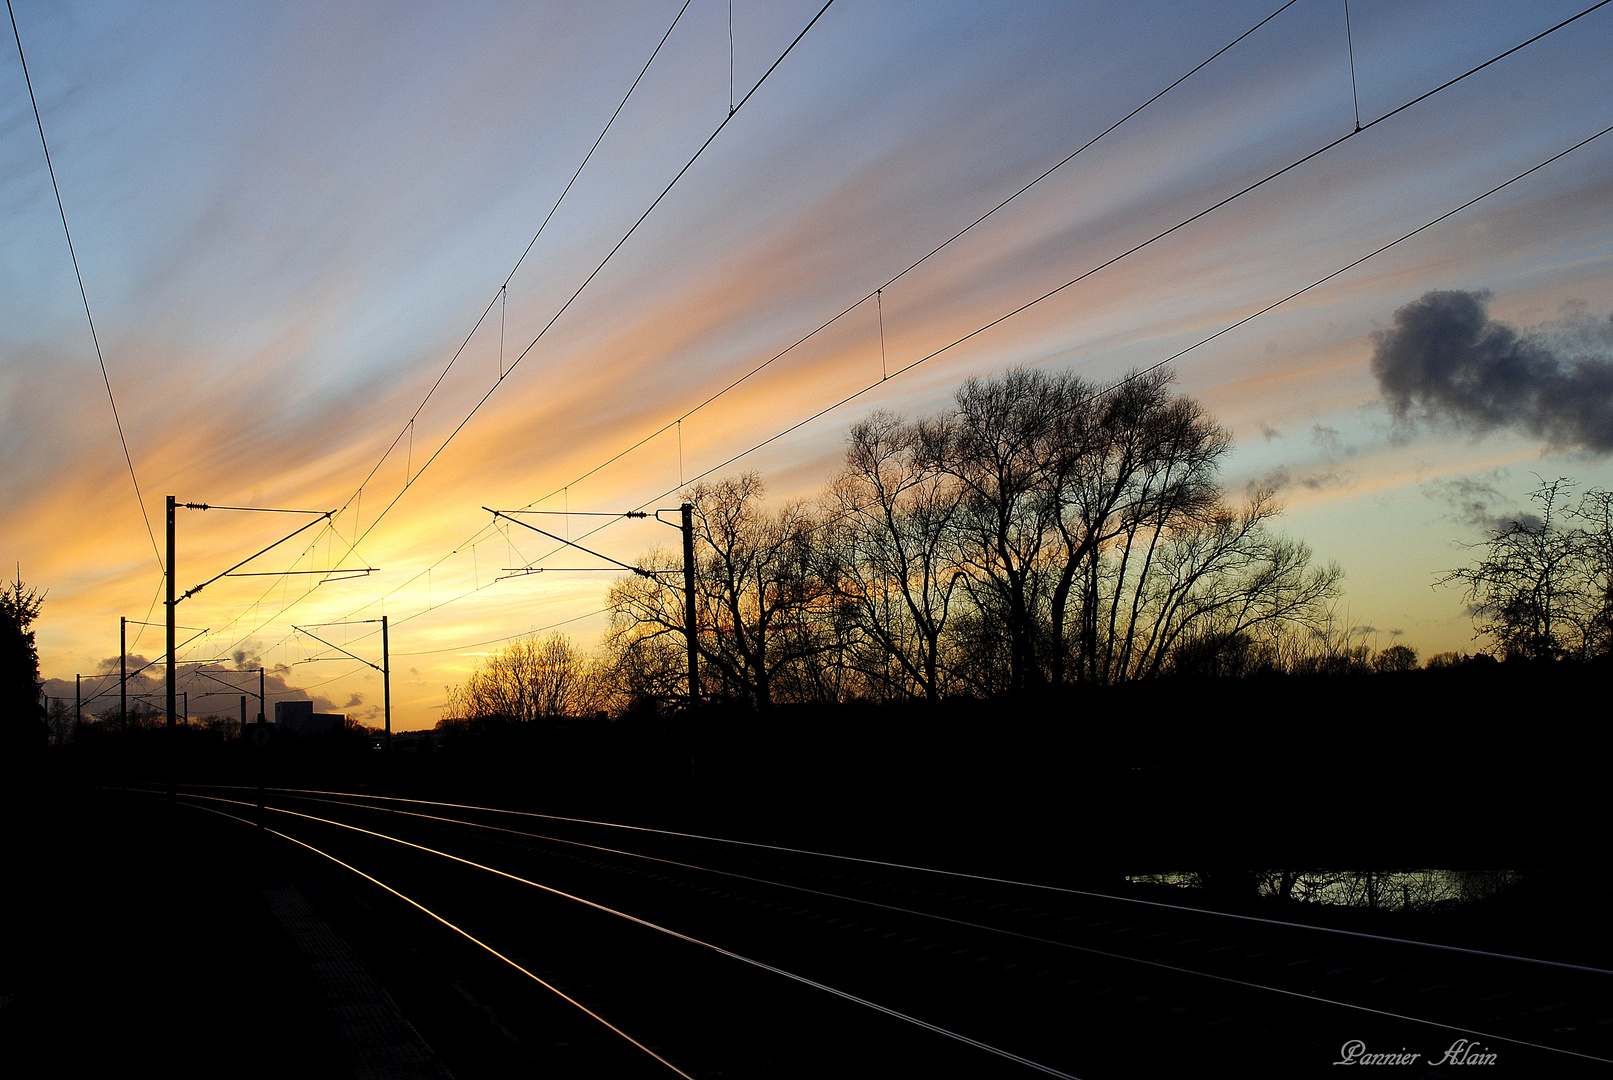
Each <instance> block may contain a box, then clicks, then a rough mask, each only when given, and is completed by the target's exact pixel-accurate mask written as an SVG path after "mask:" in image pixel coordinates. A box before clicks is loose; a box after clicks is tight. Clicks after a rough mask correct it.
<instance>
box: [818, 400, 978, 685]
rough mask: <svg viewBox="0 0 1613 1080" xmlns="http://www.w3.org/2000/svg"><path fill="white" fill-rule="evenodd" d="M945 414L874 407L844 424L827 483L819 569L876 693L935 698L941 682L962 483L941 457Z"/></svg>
mask: <svg viewBox="0 0 1613 1080" xmlns="http://www.w3.org/2000/svg"><path fill="white" fill-rule="evenodd" d="M951 436H952V431H951V428H950V425H949V424H948V422H947V419H946V418H941V419H938V420H933V421H921V422H919V423H915V424H907V423H903V422H902V421H901V420H900V419H899V418H898V417H896V416H894V415H892V414H890V413H884V412H881V413H876V414H875V415H874V416H872V417H870V418H869V419H868V420H865V421H863V422H862V423H860V424H858V425H857V426H856V427H854V428H853V429H852V431H851V438H850V444H851V445H850V446H849V447H848V448H847V450H846V465H845V469H844V471H843V472H842V473H841V474H840V475H839V476H838V477H836V478H835V480H834V482H833V483H832V484H831V485H830V489H829V497H828V503H829V507H830V520H831V521H832V522H834V523H835V524H834V528H833V530H832V532H831V533H830V535H829V537H828V538H826V542H825V544H824V545H823V550H825V551H832V552H834V553H835V554H836V556H837V559H836V562H835V563H834V565H833V568H832V571H831V572H829V573H826V574H825V575H824V576H825V578H826V579H827V580H829V581H832V582H833V583H834V585H835V587H836V590H837V592H838V594H839V596H840V598H841V599H842V601H843V603H844V605H845V614H846V616H847V618H849V619H850V621H851V622H852V624H853V626H854V627H855V629H856V630H857V631H860V635H859V636H858V637H857V638H856V640H855V642H854V643H853V644H852V645H851V647H850V648H848V651H847V662H848V663H850V664H852V665H853V666H855V667H856V668H857V670H858V672H859V673H860V674H861V675H862V677H863V678H864V680H865V681H866V682H867V683H868V685H869V687H870V688H871V689H873V690H874V691H875V692H876V694H878V695H879V696H896V697H922V698H925V699H926V700H929V701H936V700H938V699H939V698H940V697H941V696H942V695H943V694H944V693H945V692H946V691H947V689H948V681H949V680H948V672H947V670H946V667H945V665H944V663H943V658H942V650H943V635H944V634H945V632H946V629H947V622H948V619H949V618H950V616H951V614H952V612H953V610H954V605H953V598H954V596H955V595H956V593H957V590H958V585H959V582H960V581H961V580H962V578H963V577H964V576H965V575H964V573H963V571H962V570H960V569H958V557H959V553H958V550H957V536H956V522H957V517H958V510H959V505H960V501H961V499H962V492H963V489H962V486H961V485H960V484H959V483H958V481H957V479H956V478H955V477H954V476H952V475H951V474H949V473H948V472H947V470H946V467H945V457H946V453H947V443H948V440H949V439H950V438H951Z"/></svg>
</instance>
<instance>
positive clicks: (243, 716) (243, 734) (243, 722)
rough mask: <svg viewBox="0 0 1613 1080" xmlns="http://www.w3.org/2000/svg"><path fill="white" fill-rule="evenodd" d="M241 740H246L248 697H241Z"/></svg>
mask: <svg viewBox="0 0 1613 1080" xmlns="http://www.w3.org/2000/svg"><path fill="white" fill-rule="evenodd" d="M241 738H243V739H245V738H246V695H245V694H242V695H241Z"/></svg>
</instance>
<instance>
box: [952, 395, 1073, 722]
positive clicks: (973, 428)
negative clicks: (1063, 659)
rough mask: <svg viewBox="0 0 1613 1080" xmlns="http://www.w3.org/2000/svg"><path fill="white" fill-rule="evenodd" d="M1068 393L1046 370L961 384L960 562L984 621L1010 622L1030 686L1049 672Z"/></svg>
mask: <svg viewBox="0 0 1613 1080" xmlns="http://www.w3.org/2000/svg"><path fill="white" fill-rule="evenodd" d="M1067 398H1068V394H1067V393H1066V389H1065V386H1064V384H1063V383H1061V382H1060V381H1058V380H1055V379H1053V378H1051V377H1050V376H1048V375H1046V374H1045V373H1043V372H1039V371H1029V370H1023V369H1022V370H1017V371H1010V372H1008V373H1007V374H1006V375H1004V376H1002V377H1001V378H997V379H989V380H987V379H970V380H969V381H968V382H967V383H965V384H964V385H963V386H962V387H961V388H960V389H959V390H958V392H957V395H956V403H955V407H954V409H953V413H952V416H953V433H952V437H951V438H950V439H948V441H947V454H946V458H945V461H946V467H947V471H948V472H949V473H951V475H952V476H954V477H955V478H956V479H957V481H958V483H959V485H960V487H961V498H960V500H959V504H958V513H957V516H956V521H957V536H958V547H959V561H960V564H961V566H962V568H963V569H964V570H965V571H966V572H967V574H968V576H967V577H966V578H965V579H964V580H965V584H966V586H967V588H968V590H969V595H970V599H971V601H972V602H973V604H974V606H975V608H976V609H977V611H978V612H979V613H980V616H981V618H982V621H983V622H987V623H994V624H996V625H997V626H999V627H1000V628H1001V632H1002V634H1003V636H1004V638H1005V640H1006V645H1007V653H1008V668H1009V670H1008V677H1007V688H1008V689H1009V690H1010V691H1013V692H1023V691H1025V690H1027V689H1030V688H1032V687H1034V686H1038V685H1040V684H1041V683H1042V682H1043V681H1044V678H1045V673H1044V671H1043V668H1042V664H1041V655H1042V651H1043V649H1042V647H1041V646H1042V645H1043V641H1044V639H1045V636H1046V635H1045V633H1044V632H1043V625H1044V624H1043V621H1042V615H1043V612H1044V611H1045V608H1046V605H1047V600H1048V591H1049V581H1048V573H1047V571H1048V560H1047V555H1048V548H1049V543H1050V539H1051V536H1052V535H1053V533H1054V532H1055V530H1056V529H1057V526H1058V522H1059V517H1060V511H1061V507H1060V506H1059V504H1058V501H1057V497H1056V495H1057V483H1056V478H1057V476H1058V475H1059V472H1060V470H1061V469H1062V468H1063V467H1064V463H1063V458H1065V457H1066V456H1068V454H1069V448H1068V447H1066V446H1064V445H1062V444H1061V442H1060V437H1061V435H1067V434H1068V429H1069V425H1067V424H1064V423H1062V422H1061V421H1062V419H1063V418H1062V417H1061V415H1060V414H1061V412H1062V411H1063V410H1064V409H1065V408H1066V404H1067Z"/></svg>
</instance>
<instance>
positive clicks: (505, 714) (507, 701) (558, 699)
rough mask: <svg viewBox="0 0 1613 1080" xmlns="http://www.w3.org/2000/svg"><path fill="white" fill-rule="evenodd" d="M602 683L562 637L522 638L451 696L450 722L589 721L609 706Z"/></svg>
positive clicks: (587, 662)
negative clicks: (575, 718) (572, 718)
mask: <svg viewBox="0 0 1613 1080" xmlns="http://www.w3.org/2000/svg"><path fill="white" fill-rule="evenodd" d="M604 704H605V696H604V687H603V685H602V681H601V679H600V677H599V675H598V673H596V671H595V670H594V668H593V665H592V664H591V663H590V661H589V660H588V658H587V657H586V656H585V655H583V654H582V653H581V652H579V651H578V650H577V649H576V648H575V647H573V646H572V644H571V640H570V639H569V638H567V637H566V635H564V634H561V633H555V634H551V635H550V636H548V637H546V638H538V637H535V636H533V637H524V638H518V639H516V640H515V641H512V642H511V643H510V644H508V645H506V646H505V647H504V648H502V649H500V650H498V651H497V652H495V653H493V655H491V656H489V657H488V658H487V660H486V661H485V662H483V664H482V665H481V666H480V667H478V668H477V669H476V670H475V671H473V672H471V674H470V677H469V678H467V679H466V680H465V682H464V683H463V684H461V685H459V686H457V687H454V688H453V689H451V690H450V691H449V692H448V709H447V713H446V716H445V719H448V720H466V721H483V722H485V721H498V720H504V721H512V722H515V723H531V722H533V721H536V720H548V719H556V718H559V717H565V716H586V715H589V714H591V713H595V712H598V711H599V710H600V709H602V708H603V707H604Z"/></svg>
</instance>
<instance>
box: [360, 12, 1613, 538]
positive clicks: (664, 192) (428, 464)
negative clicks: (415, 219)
mask: <svg viewBox="0 0 1613 1080" xmlns="http://www.w3.org/2000/svg"><path fill="white" fill-rule="evenodd" d="M1605 2H1613V0H1605ZM833 4H834V0H828V2H827V3H825V4H824V5H823V7H821V8H819V9H818V13H817V14H816V15H814V16H812V21H811V22H809V23H807V24H806V26H805V28H803V29H802V31H801V32H800V33H799V34H797V35H796V36H795V40H794V41H791V42H790V44H789V45H788V46H787V47H786V48H785V50H784V51H783V52H782V53H781V54H779V58H778V59H777V60H775V61H773V64H772V66H771V67H769V68H768V69H767V71H766V72H765V73H764V74H763V75H762V77H761V79H760V80H758V81H757V83H756V85H755V86H753V87H751V88H750V90H749V91H747V92H746V94H745V96H744V97H743V98H740V100H739V103H738V104H737V105H735V106H734V107H733V109H732V110H731V111H730V112H729V113H728V115H727V116H726V117H724V118H723V121H722V123H720V124H718V125H717V127H716V129H715V130H713V131H712V133H711V134H710V135H708V136H707V137H706V141H705V142H703V143H701V144H700V148H699V149H698V150H696V151H695V152H694V156H693V157H691V158H689V160H688V162H687V163H685V164H684V166H683V168H681V169H679V170H678V172H677V175H675V176H674V177H673V178H672V179H671V181H670V182H668V184H667V185H666V187H665V188H663V189H662V191H661V194H659V195H657V196H656V197H655V200H654V201H653V202H651V203H650V205H649V207H648V209H646V210H645V211H644V212H643V213H642V214H640V215H639V216H638V219H637V220H636V221H634V222H633V224H632V226H631V227H630V228H629V229H628V230H627V232H626V233H624V234H623V236H622V238H621V239H620V240H618V241H617V242H616V244H615V245H614V246H613V247H612V248H611V249H610V251H609V252H607V253H606V255H605V257H604V258H603V259H601V260H600V262H599V265H598V266H596V267H594V269H593V271H592V272H591V273H590V274H589V275H588V276H587V277H586V278H584V279H583V283H582V284H581V285H578V286H577V289H576V291H575V292H573V293H572V294H571V297H570V298H569V299H568V300H566V302H565V303H564V304H562V305H561V306H560V310H558V311H556V312H555V313H554V314H553V315H552V316H550V318H549V321H548V322H547V323H545V324H544V326H543V329H541V330H539V331H538V333H537V335H536V336H535V337H533V339H532V340H531V342H529V343H528V344H527V346H526V348H524V349H522V350H521V352H520V353H519V354H518V355H517V356H516V357H515V359H514V360H512V361H510V366H509V370H507V371H506V372H505V373H504V374H503V375H501V376H499V379H498V381H497V382H495V383H494V384H493V385H492V386H491V387H489V388H488V390H487V393H485V394H483V395H482V396H481V398H480V400H478V401H477V402H476V404H475V405H473V406H471V408H470V411H469V412H467V413H466V414H465V418H464V419H463V420H461V421H460V422H459V423H458V424H457V425H455V427H454V429H453V430H452V431H450V432H449V433H448V435H447V437H446V438H444V439H443V441H442V443H441V445H439V446H438V447H437V449H436V450H434V451H433V452H432V454H431V456H430V457H429V458H427V459H426V460H425V463H424V464H422V465H421V466H420V471H419V472H417V473H416V474H415V475H414V477H413V478H412V479H410V480H409V481H408V482H407V483H405V484H404V486H403V490H401V491H399V492H398V493H397V495H395V496H393V498H392V501H391V502H389V503H387V504H386V506H385V507H384V508H383V509H382V510H381V512H380V514H378V515H376V518H375V520H374V521H373V522H371V523H370V527H369V528H367V529H365V530H364V532H363V534H362V535H361V536H360V537H359V540H361V541H362V540H363V539H364V537H365V536H368V535H369V534H370V533H371V532H372V531H374V529H375V527H376V526H377V525H379V524H380V523H381V519H382V518H384V517H386V515H387V513H388V512H389V511H390V510H391V509H392V508H393V507H394V506H396V505H397V504H398V501H399V500H400V499H402V498H403V496H404V494H405V493H406V492H407V491H408V490H409V488H410V487H412V486H414V481H415V480H416V479H419V477H420V475H421V474H422V473H424V472H425V471H426V470H427V469H428V468H430V467H431V464H432V462H434V461H436V460H437V457H438V455H440V454H441V453H442V452H443V451H444V450H446V449H447V448H448V444H449V443H451V442H453V441H454V438H455V436H457V435H458V434H459V433H460V432H461V431H463V430H464V428H465V425H466V424H468V423H470V422H471V419H472V418H473V417H474V416H475V415H476V414H477V413H478V412H479V411H481V408H482V406H483V405H485V404H487V400H488V398H490V397H492V396H493V394H494V393H495V392H496V391H497V390H498V388H499V387H500V386H502V385H503V383H504V380H505V379H507V378H509V376H510V375H512V374H513V373H514V372H515V369H516V368H517V367H519V366H520V365H521V361H522V360H525V359H526V357H527V355H528V354H529V353H531V351H532V350H533V348H535V347H536V346H537V344H538V342H539V341H541V340H543V337H544V335H545V334H547V333H548V332H549V328H550V327H552V326H554V324H555V323H556V322H558V321H560V317H561V316H562V315H564V314H565V313H566V312H567V311H568V310H570V308H571V305H572V304H574V303H576V301H577V298H578V297H579V296H581V295H582V293H583V290H585V289H587V288H588V286H589V285H590V284H592V283H593V280H594V279H595V278H596V277H598V276H599V274H600V273H601V272H602V271H603V270H604V269H605V267H606V265H607V264H609V262H610V261H611V259H613V258H615V256H616V253H617V252H618V251H620V250H621V249H622V247H623V245H625V244H626V243H627V241H628V240H629V239H631V238H632V236H633V234H634V233H636V232H637V231H638V227H639V226H640V225H642V224H644V221H645V219H647V218H648V217H649V216H650V214H651V213H653V212H654V211H655V208H656V207H657V206H659V205H661V200H662V199H665V198H666V197H667V195H668V194H670V193H671V191H672V189H673V188H674V187H676V186H677V183H678V181H679V180H681V179H683V177H684V175H685V174H686V173H688V171H689V170H690V169H692V168H693V167H694V164H695V162H697V161H699V160H700V157H701V155H703V154H704V153H705V152H706V149H707V147H709V146H710V145H711V144H712V143H713V142H714V141H716V138H717V136H718V135H720V134H722V132H723V129H725V128H726V127H727V126H728V125H729V123H730V122H731V121H732V120H733V119H734V117H735V116H736V115H737V114H738V113H739V110H740V109H743V108H744V107H745V103H746V102H747V101H749V100H750V99H751V97H752V96H753V95H754V94H755V93H756V91H758V90H760V89H761V88H762V84H763V83H765V82H767V80H768V78H769V77H770V76H771V75H772V74H773V72H775V71H777V70H778V67H779V65H780V64H782V63H784V60H785V58H786V57H788V56H789V55H790V53H791V52H793V51H794V50H795V47H796V46H797V45H798V44H800V42H801V39H802V38H804V37H806V35H807V32H808V31H810V30H811V29H812V28H813V27H814V26H816V25H817V22H818V20H819V19H821V18H822V17H823V14H824V12H826V11H828V10H829V8H830V7H831V6H832V5H833ZM491 307H492V305H491V304H489V310H491ZM377 468H379V465H378V466H377Z"/></svg>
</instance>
